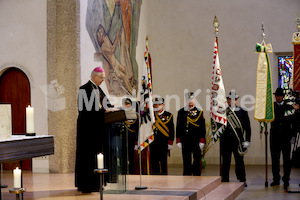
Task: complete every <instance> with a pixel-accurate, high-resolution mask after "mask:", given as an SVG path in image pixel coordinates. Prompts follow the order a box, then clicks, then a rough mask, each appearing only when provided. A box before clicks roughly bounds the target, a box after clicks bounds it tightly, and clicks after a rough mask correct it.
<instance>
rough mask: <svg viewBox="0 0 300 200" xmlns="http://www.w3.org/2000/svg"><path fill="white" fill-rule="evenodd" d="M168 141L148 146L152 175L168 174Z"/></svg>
mask: <svg viewBox="0 0 300 200" xmlns="http://www.w3.org/2000/svg"><path fill="white" fill-rule="evenodd" d="M167 142H168V141H166V143H165V144H160V143H159V142H155V141H154V142H152V143H151V144H150V161H151V167H152V174H160V175H167V174H168V166H167V159H168V144H167Z"/></svg>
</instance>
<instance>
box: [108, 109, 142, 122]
mask: <svg viewBox="0 0 300 200" xmlns="http://www.w3.org/2000/svg"><path fill="white" fill-rule="evenodd" d="M136 117H137V116H136V113H135V111H134V110H126V111H125V110H116V111H111V112H107V113H105V115H104V123H105V124H113V123H116V122H123V121H126V120H129V119H136Z"/></svg>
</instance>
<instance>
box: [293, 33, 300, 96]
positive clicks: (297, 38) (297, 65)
mask: <svg viewBox="0 0 300 200" xmlns="http://www.w3.org/2000/svg"><path fill="white" fill-rule="evenodd" d="M293 45H294V70H293V89H294V90H298V91H300V32H296V33H294V34H293Z"/></svg>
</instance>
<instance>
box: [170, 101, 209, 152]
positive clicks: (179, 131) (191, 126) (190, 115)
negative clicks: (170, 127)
mask: <svg viewBox="0 0 300 200" xmlns="http://www.w3.org/2000/svg"><path fill="white" fill-rule="evenodd" d="M205 134H206V130H205V118H204V114H203V110H202V109H198V108H197V107H196V106H195V107H194V108H192V109H191V110H185V109H184V108H181V109H180V110H179V111H178V116H177V126H176V140H177V143H179V142H181V143H182V144H183V145H184V143H185V142H188V143H190V142H192V143H193V144H194V143H195V144H196V145H197V146H199V142H201V143H205Z"/></svg>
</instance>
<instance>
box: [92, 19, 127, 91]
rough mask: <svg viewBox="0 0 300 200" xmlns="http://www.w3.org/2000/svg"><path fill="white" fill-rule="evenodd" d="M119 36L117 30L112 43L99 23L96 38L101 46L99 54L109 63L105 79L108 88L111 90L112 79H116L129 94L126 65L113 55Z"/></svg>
mask: <svg viewBox="0 0 300 200" xmlns="http://www.w3.org/2000/svg"><path fill="white" fill-rule="evenodd" d="M119 37H120V34H119V31H118V32H117V35H116V38H115V41H114V43H112V42H111V40H110V39H109V37H108V35H107V34H106V32H105V30H104V27H103V26H102V25H101V24H100V25H99V27H98V30H97V39H98V43H99V45H100V47H101V51H102V54H101V55H102V56H103V57H104V58H105V61H107V62H108V65H109V69H108V70H107V71H108V73H107V76H108V78H109V80H108V79H106V81H107V82H106V85H107V87H108V90H109V91H110V90H111V85H112V84H114V83H113V82H114V81H116V82H117V83H118V84H120V86H122V85H124V86H125V87H123V90H125V91H126V93H129V94H131V92H132V86H131V84H130V82H129V80H128V78H127V72H126V67H125V66H123V65H122V64H121V63H120V62H119V61H118V60H117V59H116V57H115V55H114V53H115V50H116V46H117V42H118V40H119ZM104 67H105V65H104Z"/></svg>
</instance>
